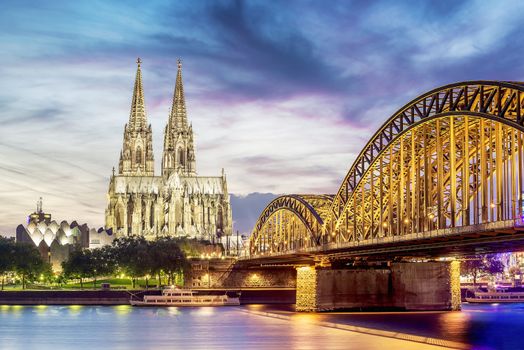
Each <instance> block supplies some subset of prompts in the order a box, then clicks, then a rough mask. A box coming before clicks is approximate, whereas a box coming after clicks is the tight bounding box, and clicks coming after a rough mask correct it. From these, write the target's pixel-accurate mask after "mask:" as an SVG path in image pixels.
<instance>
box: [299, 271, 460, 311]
mask: <svg viewBox="0 0 524 350" xmlns="http://www.w3.org/2000/svg"><path fill="white" fill-rule="evenodd" d="M353 308H361V309H373V308H377V309H378V308H394V309H399V310H460V262H458V261H446V262H442V261H438V262H409V263H404V262H399V263H389V264H388V266H386V267H378V268H372V267H366V268H351V269H337V268H331V267H318V266H317V267H313V266H311V267H309V266H306V267H298V268H297V283H296V310H297V311H328V310H337V309H353Z"/></svg>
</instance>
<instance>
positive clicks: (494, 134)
mask: <svg viewBox="0 0 524 350" xmlns="http://www.w3.org/2000/svg"><path fill="white" fill-rule="evenodd" d="M523 132H524V83H519V82H498V81H470V82H461V83H455V84H451V85H447V86H443V87H440V88H437V89H434V90H432V91H429V92H427V93H425V94H423V95H421V96H419V97H417V98H416V99H414V100H413V101H411V102H409V103H408V104H406V105H405V106H403V107H402V108H401V109H399V110H398V111H397V112H396V113H395V114H393V115H392V116H391V117H390V118H389V119H388V120H387V121H386V122H385V123H384V124H383V125H382V126H381V127H380V128H379V129H378V130H377V132H376V133H375V134H374V135H373V136H372V137H371V139H370V140H369V142H368V143H367V144H366V145H365V146H364V148H363V149H362V151H361V152H360V154H359V155H358V157H357V158H356V160H355V161H354V163H353V165H352V166H351V167H350V169H349V171H348V173H347V175H346V177H345V178H344V179H343V181H342V184H341V185H340V188H339V190H338V192H337V193H336V194H334V195H296V194H294V195H285V196H281V197H278V198H276V199H275V200H274V201H272V202H271V203H270V204H269V205H268V206H267V207H266V208H265V209H264V211H263V212H262V214H261V215H260V217H259V219H258V221H257V223H256V225H255V227H254V229H253V232H252V234H251V237H250V243H249V255H248V256H247V257H246V258H245V259H243V260H242V261H240V262H241V263H244V264H245V265H246V266H247V265H252V266H255V265H257V266H259V267H264V266H266V267H268V268H269V267H271V266H286V265H287V266H293V267H294V268H295V269H296V276H297V277H296V289H297V308H298V309H301V310H326V309H336V308H346V307H362V306H379V307H382V306H388V307H389V306H392V307H402V308H405V309H425V310H429V309H458V308H460V295H459V292H460V288H459V276H460V271H459V268H460V265H459V263H458V261H447V260H445V259H443V257H447V258H449V257H457V256H464V255H469V254H472V253H483V252H490V251H493V252H494V251H504V250H506V251H507V250H511V249H514V248H517V247H524V244H523V243H524V225H523V221H522V212H523V203H522V202H523V198H522V193H524V182H523V181H524V176H523V173H524V149H523V148H524V135H523ZM359 261H360V262H362V261H364V262H365V264H361V263H360V262H359ZM373 262H374V264H373ZM366 264H367V265H366ZM380 264H381V265H380ZM359 266H361V267H362V266H363V267H362V268H359Z"/></svg>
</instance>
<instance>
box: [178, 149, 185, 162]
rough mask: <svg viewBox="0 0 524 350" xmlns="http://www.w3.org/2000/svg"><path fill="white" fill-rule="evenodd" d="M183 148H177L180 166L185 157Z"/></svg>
mask: <svg viewBox="0 0 524 350" xmlns="http://www.w3.org/2000/svg"><path fill="white" fill-rule="evenodd" d="M184 153H185V152H184V149H183V148H180V149H178V163H179V164H180V165H182V166H184V163H185V159H184V158H185V157H184V155H185V154H184Z"/></svg>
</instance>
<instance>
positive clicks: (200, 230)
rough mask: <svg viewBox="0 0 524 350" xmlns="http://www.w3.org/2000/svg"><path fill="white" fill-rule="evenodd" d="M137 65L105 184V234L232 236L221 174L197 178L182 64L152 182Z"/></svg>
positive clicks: (149, 133)
mask: <svg viewBox="0 0 524 350" xmlns="http://www.w3.org/2000/svg"><path fill="white" fill-rule="evenodd" d="M140 64H141V61H140V59H138V60H137V65H138V67H137V71H136V79H135V86H134V91H133V98H132V101H131V113H130V115H129V123H128V124H126V125H125V127H124V142H123V146H122V151H121V153H120V162H119V166H118V173H115V169H114V168H113V174H112V176H111V179H110V181H109V191H108V196H107V197H108V206H107V209H106V229H113V232H115V233H116V235H117V237H120V236H126V235H142V236H145V237H147V238H155V237H159V236H189V237H192V238H198V239H206V240H214V238H215V237H220V236H222V235H230V234H231V230H232V228H231V225H232V215H231V206H230V200H229V194H228V191H227V182H226V176H225V174H224V170H223V169H222V174H221V176H198V175H197V170H196V157H195V145H194V138H193V127H192V125H191V124H190V123H188V120H187V112H186V102H185V97H184V86H183V83H182V63H181V61H180V60H178V72H177V76H176V83H175V91H174V95H173V103H172V107H171V111H170V113H169V118H168V121H167V124H166V127H165V130H164V152H163V154H162V166H161V174H160V175H157V176H155V163H154V156H153V136H152V130H151V125H150V124H148V123H147V114H146V107H145V100H144V89H143V86H142V72H141V70H140Z"/></svg>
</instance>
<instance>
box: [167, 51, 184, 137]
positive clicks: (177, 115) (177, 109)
mask: <svg viewBox="0 0 524 350" xmlns="http://www.w3.org/2000/svg"><path fill="white" fill-rule="evenodd" d="M177 66H178V71H177V74H176V83H175V92H174V93H173V104H172V106H171V114H170V116H169V123H170V124H171V125H170V126H171V128H173V129H185V128H186V127H187V114H186V99H185V96H184V84H183V82H182V60H180V58H179V59H178V60H177Z"/></svg>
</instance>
